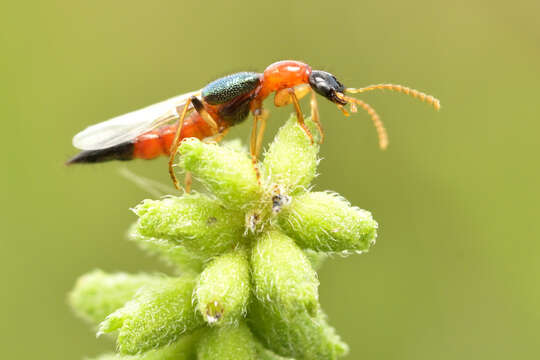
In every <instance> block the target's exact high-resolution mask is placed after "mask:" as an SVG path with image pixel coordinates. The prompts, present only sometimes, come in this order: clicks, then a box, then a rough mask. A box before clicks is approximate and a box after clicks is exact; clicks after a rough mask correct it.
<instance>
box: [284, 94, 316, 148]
mask: <svg viewBox="0 0 540 360" xmlns="http://www.w3.org/2000/svg"><path fill="white" fill-rule="evenodd" d="M289 94H290V95H291V99H292V102H293V105H294V109H295V110H296V119H297V121H298V124H300V126H301V127H302V129H303V130H304V132H305V133H306V135H307V136H308V137H309V140H310V141H311V144H313V135H312V134H311V131H309V129H308V127H307V126H306V123H305V122H304V115H302V109H300V103H299V102H298V98H297V97H296V94H295V93H294V89H289Z"/></svg>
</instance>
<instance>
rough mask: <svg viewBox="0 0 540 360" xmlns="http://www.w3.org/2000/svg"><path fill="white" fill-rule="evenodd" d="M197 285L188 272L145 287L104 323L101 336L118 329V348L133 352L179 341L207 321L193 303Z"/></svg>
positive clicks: (101, 325)
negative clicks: (179, 338)
mask: <svg viewBox="0 0 540 360" xmlns="http://www.w3.org/2000/svg"><path fill="white" fill-rule="evenodd" d="M194 285H195V277H194V275H191V274H186V275H184V276H182V277H180V278H164V279H163V280H161V282H160V283H159V284H157V285H155V286H152V287H149V288H144V289H142V290H141V291H139V292H138V293H137V295H136V297H135V298H134V299H133V300H131V301H129V302H128V303H126V304H125V305H124V307H122V308H120V309H118V310H116V311H115V312H114V313H112V314H111V315H109V316H108V317H107V318H106V319H105V321H103V322H102V323H101V324H100V327H99V332H98V335H99V334H101V333H108V332H112V331H115V330H118V339H117V345H118V350H119V351H120V353H122V354H129V355H133V354H136V353H141V352H144V351H147V350H150V349H152V348H156V347H159V346H162V345H165V344H168V343H171V342H173V341H175V340H176V339H178V337H179V336H180V335H182V334H184V333H189V332H190V331H192V330H194V329H196V328H197V327H199V326H200V325H202V323H203V321H202V318H200V316H198V315H197V313H196V312H195V309H194V308H193V305H192V303H191V295H192V292H193V287H194Z"/></svg>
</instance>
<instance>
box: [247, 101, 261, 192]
mask: <svg viewBox="0 0 540 360" xmlns="http://www.w3.org/2000/svg"><path fill="white" fill-rule="evenodd" d="M259 112H260V110H259V109H257V110H255V111H254V112H253V128H252V129H251V137H250V139H249V140H250V141H249V152H250V153H251V164H252V165H253V170H254V171H255V175H256V176H257V182H258V183H259V185H260V184H261V173H260V171H259V168H258V167H257V123H258V121H259V118H260V114H259Z"/></svg>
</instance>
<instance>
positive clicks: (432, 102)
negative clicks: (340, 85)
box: [345, 84, 441, 110]
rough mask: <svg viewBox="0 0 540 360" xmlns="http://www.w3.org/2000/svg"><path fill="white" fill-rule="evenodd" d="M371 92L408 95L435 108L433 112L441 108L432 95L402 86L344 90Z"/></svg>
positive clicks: (389, 85) (437, 100)
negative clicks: (394, 92)
mask: <svg viewBox="0 0 540 360" xmlns="http://www.w3.org/2000/svg"><path fill="white" fill-rule="evenodd" d="M371 90H392V91H397V92H400V93H403V94H405V95H410V96H412V97H413V98H416V99H420V100H421V101H423V102H426V103H428V104H430V105H432V106H433V107H434V108H435V110H439V109H440V108H441V102H440V101H439V99H437V98H435V97H433V96H432V95H428V94H424V93H423V92H420V91H418V90H415V89H411V88H409V87H406V86H403V85H394V84H377V85H369V86H366V87H363V88H360V89H353V88H347V89H345V92H348V93H351V94H359V93H363V92H367V91H371Z"/></svg>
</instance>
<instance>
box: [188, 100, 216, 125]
mask: <svg viewBox="0 0 540 360" xmlns="http://www.w3.org/2000/svg"><path fill="white" fill-rule="evenodd" d="M191 101H192V102H193V107H194V108H195V110H197V112H198V113H199V115H201V118H202V119H203V120H204V121H205V122H206V123H207V124H208V126H210V128H211V129H212V131H213V132H214V133H217V132H218V131H219V130H218V125H217V123H216V121H215V120H214V118H213V117H212V115H210V114H209V113H208V111H207V110H206V109H205V108H204V105H203V103H202V102H201V100H199V99H197V98H196V97H193V98H192V100H191Z"/></svg>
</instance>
